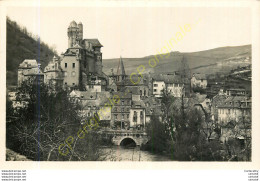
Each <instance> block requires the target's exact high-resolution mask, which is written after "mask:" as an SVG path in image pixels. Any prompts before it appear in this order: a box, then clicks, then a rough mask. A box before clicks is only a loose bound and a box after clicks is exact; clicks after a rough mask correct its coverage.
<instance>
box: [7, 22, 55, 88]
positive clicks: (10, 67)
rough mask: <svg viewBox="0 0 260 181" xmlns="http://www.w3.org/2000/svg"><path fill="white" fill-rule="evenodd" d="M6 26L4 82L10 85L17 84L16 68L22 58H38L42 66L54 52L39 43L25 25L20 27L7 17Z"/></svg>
mask: <svg viewBox="0 0 260 181" xmlns="http://www.w3.org/2000/svg"><path fill="white" fill-rule="evenodd" d="M6 26H7V31H6V32H7V36H6V38H7V40H6V41H7V44H6V77H7V80H6V84H7V86H10V85H16V84H17V69H18V66H19V64H20V63H21V62H23V60H24V59H36V60H37V61H38V60H40V62H41V64H42V68H43V67H45V66H46V65H47V64H48V62H49V61H50V60H51V59H52V58H53V56H54V54H56V53H54V50H52V49H51V48H49V46H48V45H47V44H45V43H43V42H41V43H40V45H39V43H38V42H37V37H33V35H31V34H30V33H29V32H27V30H26V28H25V27H21V26H20V25H18V24H17V23H16V22H14V21H12V20H10V19H9V18H7V24H6Z"/></svg>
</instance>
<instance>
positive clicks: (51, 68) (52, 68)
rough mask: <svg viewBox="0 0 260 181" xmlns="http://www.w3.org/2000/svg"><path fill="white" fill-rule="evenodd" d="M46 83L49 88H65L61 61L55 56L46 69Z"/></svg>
mask: <svg viewBox="0 0 260 181" xmlns="http://www.w3.org/2000/svg"><path fill="white" fill-rule="evenodd" d="M44 83H45V84H46V85H48V86H49V87H54V88H58V87H59V88H62V87H63V72H62V69H61V66H60V61H59V59H58V58H57V57H56V56H54V57H53V59H52V61H51V62H49V63H48V65H47V66H46V67H45V68H44Z"/></svg>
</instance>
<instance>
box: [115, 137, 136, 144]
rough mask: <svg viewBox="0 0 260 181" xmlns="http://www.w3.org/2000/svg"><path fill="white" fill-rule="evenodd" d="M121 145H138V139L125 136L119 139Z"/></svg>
mask: <svg viewBox="0 0 260 181" xmlns="http://www.w3.org/2000/svg"><path fill="white" fill-rule="evenodd" d="M119 145H120V146H137V145H138V144H137V141H136V140H135V139H134V138H133V137H124V138H122V139H121V140H120V141H119Z"/></svg>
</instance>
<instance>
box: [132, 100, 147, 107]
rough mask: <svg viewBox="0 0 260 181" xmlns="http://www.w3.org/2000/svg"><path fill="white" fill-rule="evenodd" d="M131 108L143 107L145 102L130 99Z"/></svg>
mask: <svg viewBox="0 0 260 181" xmlns="http://www.w3.org/2000/svg"><path fill="white" fill-rule="evenodd" d="M131 108H145V103H144V102H143V101H142V100H140V101H132V106H131Z"/></svg>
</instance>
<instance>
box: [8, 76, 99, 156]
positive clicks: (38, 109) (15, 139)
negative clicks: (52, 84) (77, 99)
mask: <svg viewBox="0 0 260 181" xmlns="http://www.w3.org/2000/svg"><path fill="white" fill-rule="evenodd" d="M34 82H35V80H28V81H27V82H24V83H23V84H22V86H21V87H20V88H18V90H17V94H16V100H17V101H22V100H23V101H26V102H27V104H26V106H23V107H21V108H20V109H17V110H16V111H17V113H16V115H19V117H17V119H10V116H12V115H13V114H14V112H13V111H12V109H8V111H7V125H6V126H7V128H6V129H7V133H6V134H7V141H6V143H7V147H8V148H10V149H12V150H14V151H16V152H18V153H20V154H23V155H25V156H27V157H28V158H30V159H32V160H39V161H42V160H97V159H98V158H99V155H100V152H99V149H98V146H99V137H98V136H96V133H95V131H90V132H89V133H88V134H86V136H85V138H84V139H81V140H80V139H78V138H77V132H78V130H79V128H80V127H81V124H80V118H79V117H78V113H77V110H78V108H77V106H76V105H74V104H72V103H71V102H70V101H69V99H68V92H66V91H63V90H59V91H58V92H50V91H49V89H48V87H47V86H46V85H44V84H34ZM69 136H73V137H74V142H73V146H72V148H73V149H71V150H70V154H69V155H68V156H62V155H61V154H59V151H58V148H59V146H60V144H63V143H64V142H65V139H66V138H68V137H69Z"/></svg>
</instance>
